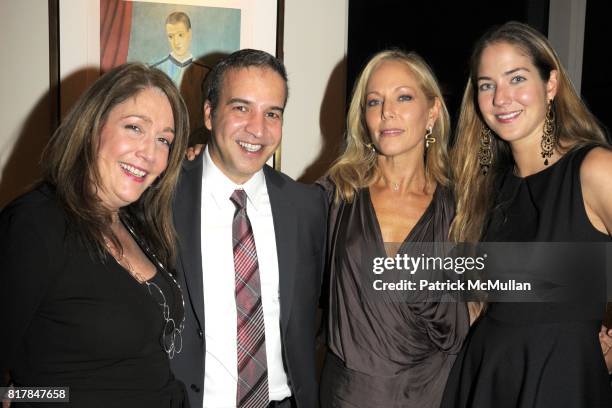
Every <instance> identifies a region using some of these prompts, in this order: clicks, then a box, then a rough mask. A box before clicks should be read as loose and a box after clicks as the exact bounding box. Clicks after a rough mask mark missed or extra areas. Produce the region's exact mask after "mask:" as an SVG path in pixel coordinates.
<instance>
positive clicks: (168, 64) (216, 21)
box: [49, 0, 284, 169]
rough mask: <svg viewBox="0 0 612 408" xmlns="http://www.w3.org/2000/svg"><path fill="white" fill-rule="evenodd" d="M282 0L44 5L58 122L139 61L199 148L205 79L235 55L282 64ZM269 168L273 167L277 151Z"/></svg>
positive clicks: (88, 0)
mask: <svg viewBox="0 0 612 408" xmlns="http://www.w3.org/2000/svg"><path fill="white" fill-rule="evenodd" d="M283 1H284V0H50V3H49V4H50V6H51V4H52V3H56V8H57V21H56V22H55V24H56V25H57V37H58V38H57V39H56V40H52V41H57V44H55V46H54V44H50V50H51V55H50V61H51V64H55V65H56V67H55V71H56V74H55V75H57V84H56V85H57V86H56V87H54V86H53V85H54V84H53V83H52V88H56V89H57V102H58V109H57V111H58V116H59V118H60V119H61V117H63V116H64V115H65V114H66V113H67V112H68V110H69V109H70V108H71V107H72V105H73V104H74V102H75V101H76V99H77V98H78V97H79V95H80V94H81V93H82V92H83V91H84V90H85V89H86V88H87V87H88V86H89V85H90V84H91V83H92V82H93V81H95V80H96V78H98V77H99V76H100V75H101V74H103V73H104V72H106V71H108V70H110V69H111V68H113V67H115V66H117V65H120V64H122V63H125V62H134V61H138V62H143V63H145V64H147V65H149V66H152V67H156V68H158V69H160V70H162V71H163V72H165V73H166V74H167V75H168V76H169V77H170V78H171V79H172V80H173V82H174V83H175V84H176V86H177V87H178V88H179V90H180V91H181V95H182V96H183V98H184V99H185V102H186V103H187V106H188V109H189V116H190V127H191V135H190V139H191V143H192V144H193V143H202V142H205V141H206V140H207V138H208V134H207V130H206V128H205V127H204V124H203V114H202V102H203V96H202V95H203V89H204V87H203V84H204V81H205V79H206V76H207V74H208V72H209V71H210V69H211V67H212V66H213V65H214V64H215V63H216V62H217V61H218V60H219V59H220V58H222V57H223V56H225V55H227V54H229V53H231V52H233V51H236V50H238V49H242V48H257V49H261V50H264V51H267V52H269V53H270V54H273V55H276V56H277V57H279V58H282V52H281V51H280V50H281V49H282V32H283V19H282V14H283V6H284V4H283ZM52 10H53V8H52V7H50V14H51V11H52ZM50 18H51V17H50ZM50 23H51V24H54V22H53V21H52V20H51V19H50ZM52 29H53V27H52ZM51 37H53V36H51ZM54 49H55V50H54ZM55 53H57V55H55ZM53 72H54V67H51V75H52V76H53V75H54V74H53ZM52 82H53V78H52ZM270 164H273V165H274V167H275V168H277V169H279V168H280V148H279V151H277V152H276V153H275V155H274V158H273V163H270Z"/></svg>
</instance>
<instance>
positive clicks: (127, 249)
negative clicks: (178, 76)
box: [0, 64, 188, 408]
mask: <svg viewBox="0 0 612 408" xmlns="http://www.w3.org/2000/svg"><path fill="white" fill-rule="evenodd" d="M187 137H188V116H187V110H186V108H185V105H184V102H183V100H182V99H181V97H180V95H179V93H178V91H177V89H176V88H175V86H174V85H173V84H172V82H171V81H170V80H169V79H168V77H166V76H165V75H164V74H163V73H162V72H161V71H158V70H156V69H151V68H147V67H146V66H144V65H142V64H125V65H122V66H119V67H117V68H114V69H113V70H111V71H110V72H108V73H107V74H105V75H104V76H102V77H101V78H100V79H98V80H97V81H96V82H95V83H94V84H93V85H92V86H91V87H90V88H89V89H88V90H87V91H86V92H85V93H84V94H83V95H82V96H81V98H80V99H79V100H78V102H77V103H76V105H75V107H74V108H73V109H72V111H71V112H70V113H69V114H68V115H67V117H66V119H65V120H64V121H63V122H62V124H61V125H60V127H59V128H58V130H57V131H56V132H55V134H54V135H53V137H52V138H51V139H50V141H49V143H48V145H47V147H46V149H45V151H44V153H43V158H42V168H43V179H42V181H41V182H40V183H39V184H38V185H36V186H35V187H34V188H33V190H31V191H30V192H29V193H26V194H25V195H23V196H22V197H20V198H18V199H16V200H15V201H13V202H12V203H11V204H9V205H8V206H7V207H6V208H5V209H4V210H3V211H2V213H1V214H0V313H2V318H1V320H2V322H3V323H2V328H3V329H2V335H1V336H0V372H1V373H2V374H5V373H8V377H9V378H10V381H11V383H12V384H13V385H14V386H15V387H26V386H28V387H35V386H45V387H69V389H70V394H69V399H70V404H71V405H70V406H75V407H88V408H90V407H110V406H113V407H179V406H183V403H184V398H185V397H184V392H183V391H184V390H183V386H182V384H181V383H180V382H178V381H176V380H175V379H174V377H173V375H172V373H171V371H170V367H169V361H168V359H169V358H172V357H173V356H174V354H175V353H178V352H180V348H181V331H182V328H183V320H184V317H183V316H184V310H183V302H182V294H181V290H180V288H179V287H178V285H177V283H176V281H175V279H174V277H173V275H172V272H171V265H173V263H174V254H175V250H174V245H175V233H174V227H173V223H172V215H171V200H172V196H173V191H174V186H175V184H176V181H177V178H178V175H179V170H180V164H181V160H182V157H183V152H184V151H185V148H186V145H187ZM15 402H18V401H17V400H16V401H15ZM37 406H38V405H37ZM41 406H42V405H41ZM50 406H56V404H55V403H52V404H50Z"/></svg>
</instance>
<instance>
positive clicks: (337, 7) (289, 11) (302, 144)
mask: <svg viewBox="0 0 612 408" xmlns="http://www.w3.org/2000/svg"><path fill="white" fill-rule="evenodd" d="M347 32H348V0H333V1H329V0H309V1H300V0H286V1H285V36H284V54H285V55H284V62H285V65H286V66H287V71H288V75H289V88H290V89H289V103H288V105H287V109H286V114H285V122H284V123H285V125H284V131H283V143H282V148H281V149H282V150H281V169H282V171H283V172H284V173H286V174H288V175H289V176H291V177H293V178H296V179H297V178H301V179H302V180H304V181H313V180H314V179H316V178H317V177H318V176H319V175H321V174H322V173H323V172H324V171H325V170H326V169H327V166H328V165H329V163H330V162H331V161H332V160H333V159H335V158H336V156H337V149H338V146H339V145H340V141H341V138H342V132H343V127H344V116H345V95H346V47H347Z"/></svg>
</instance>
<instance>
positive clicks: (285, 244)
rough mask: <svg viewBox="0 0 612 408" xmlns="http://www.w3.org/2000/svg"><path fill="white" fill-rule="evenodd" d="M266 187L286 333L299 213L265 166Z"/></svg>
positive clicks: (272, 173) (282, 323)
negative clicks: (272, 223)
mask: <svg viewBox="0 0 612 408" xmlns="http://www.w3.org/2000/svg"><path fill="white" fill-rule="evenodd" d="M264 174H265V176H266V186H267V187H268V195H269V197H270V206H271V207H272V219H273V222H274V233H275V235H276V254H277V257H278V275H279V276H278V281H279V282H278V285H279V292H280V320H281V331H282V333H283V334H284V332H285V331H286V330H287V323H288V322H289V316H290V314H291V305H292V300H293V291H294V283H295V274H296V270H295V269H296V267H297V265H296V259H297V258H296V257H297V253H296V249H297V214H295V209H294V207H293V205H292V203H291V202H290V201H289V200H288V199H287V195H286V192H284V193H285V194H283V185H284V184H285V181H284V180H283V179H282V177H280V176H279V175H278V174H277V173H276V172H275V171H274V170H272V169H271V168H270V167H268V166H265V167H264Z"/></svg>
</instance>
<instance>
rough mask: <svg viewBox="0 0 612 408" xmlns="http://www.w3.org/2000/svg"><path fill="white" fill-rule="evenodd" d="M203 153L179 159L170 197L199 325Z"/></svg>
mask: <svg viewBox="0 0 612 408" xmlns="http://www.w3.org/2000/svg"><path fill="white" fill-rule="evenodd" d="M203 157H204V155H203V154H201V155H199V156H198V157H197V158H196V160H194V161H192V162H189V161H185V162H184V163H183V169H182V173H181V178H180V181H179V185H178V188H177V191H176V196H175V198H174V203H175V204H174V220H175V225H176V230H177V232H178V235H179V247H180V251H179V254H180V255H179V256H180V262H181V264H182V266H183V268H182V269H183V273H184V274H185V282H186V283H187V290H188V291H189V298H190V299H191V302H192V306H193V309H194V312H195V314H196V317H197V319H198V323H199V324H200V328H202V327H203V324H204V293H203V286H202V234H201V231H200V229H201V225H202V222H201V218H202V170H203Z"/></svg>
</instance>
